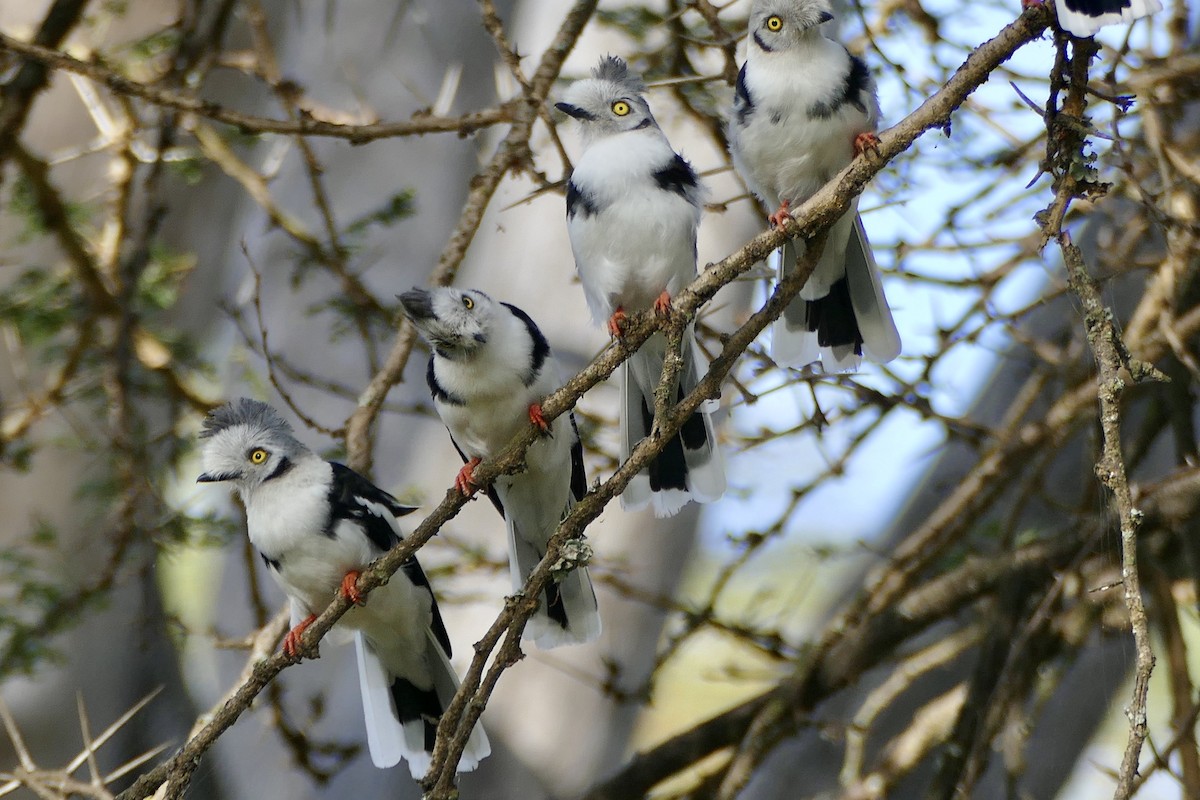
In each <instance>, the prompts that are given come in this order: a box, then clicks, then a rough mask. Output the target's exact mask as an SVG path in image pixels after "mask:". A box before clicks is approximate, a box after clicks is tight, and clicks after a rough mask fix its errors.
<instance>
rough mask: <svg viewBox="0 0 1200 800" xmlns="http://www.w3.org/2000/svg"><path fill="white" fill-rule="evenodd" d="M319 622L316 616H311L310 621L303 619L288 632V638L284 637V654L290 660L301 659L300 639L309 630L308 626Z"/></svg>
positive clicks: (309, 616)
mask: <svg viewBox="0 0 1200 800" xmlns="http://www.w3.org/2000/svg"><path fill="white" fill-rule="evenodd" d="M316 621H317V615H316V614H309V615H308V619H303V620H301V621H300V622H298V623H297V624H296V627H294V628H292V629H291V630H290V631H288V632H287V636H284V637H283V654H284V655H285V656H287V657H288V658H300V637H301V636H303V635H304V632H305V631H306V630H308V626H309V625H312V624H313V623H314V622H316Z"/></svg>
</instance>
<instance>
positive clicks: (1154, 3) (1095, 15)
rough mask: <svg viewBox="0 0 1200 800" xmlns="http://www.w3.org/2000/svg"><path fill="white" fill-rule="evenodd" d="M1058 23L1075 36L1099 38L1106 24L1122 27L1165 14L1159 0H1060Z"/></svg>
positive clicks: (1056, 4) (1058, 2) (1058, 4)
mask: <svg viewBox="0 0 1200 800" xmlns="http://www.w3.org/2000/svg"><path fill="white" fill-rule="evenodd" d="M1054 7H1055V9H1057V11H1058V24H1059V25H1061V26H1062V28H1063V30H1065V31H1067V32H1068V33H1070V34H1072V35H1073V36H1079V37H1087V36H1095V35H1096V32H1097V31H1099V30H1100V29H1101V28H1103V27H1104V26H1105V25H1120V24H1121V23H1123V22H1126V23H1127V22H1133V21H1134V20H1135V19H1140V18H1141V17H1145V16H1148V15H1150V14H1153V13H1155V12H1157V11H1162V3H1160V2H1159V0H1056V2H1055V4H1054Z"/></svg>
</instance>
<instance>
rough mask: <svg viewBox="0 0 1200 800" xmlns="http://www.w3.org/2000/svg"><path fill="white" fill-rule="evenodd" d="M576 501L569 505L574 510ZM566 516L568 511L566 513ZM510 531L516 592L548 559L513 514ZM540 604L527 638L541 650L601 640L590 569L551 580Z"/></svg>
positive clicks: (510, 562) (528, 626)
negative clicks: (522, 529)
mask: <svg viewBox="0 0 1200 800" xmlns="http://www.w3.org/2000/svg"><path fill="white" fill-rule="evenodd" d="M573 505H574V501H572V502H571V503H569V504H568V506H567V509H566V510H567V511H570V510H571V506H573ZM563 513H564V515H565V514H566V511H564V512H563ZM505 524H506V526H507V528H508V546H509V559H508V566H509V572H510V574H511V576H512V584H513V591H514V592H517V591H520V590H521V587H523V586H524V585H525V580H526V579H527V578H528V577H529V573H531V572H533V569H534V567H536V566H537V565H538V562H539V561H541V560H542V557H543V556H545V554H546V553H545V548H544V547H543V548H541V549H539V548H538V547H537V546H536V545H535V544H533V542H532V541H531V539H533V537H532V536H524V535H522V532H521V531H520V530H518V527H519V523H518V522H516V521H514V518H513V515H511V514H508V515H506V516H505ZM540 599H541V605H540V606H539V607H538V610H537V611H536V612H535V613H534V615H533V616H532V617H530V618H529V622H528V623H527V624H526V626H525V636H526V637H527V638H530V639H533V641H534V643H535V644H536V645H537V646H538V647H539V648H541V649H542V650H549V649H551V648H554V647H561V646H563V645H568V644H584V643H586V642H590V641H593V640H594V639H597V638H599V637H600V632H601V625H600V608H599V606H598V605H597V604H596V591H595V589H593V588H592V578H591V575H589V574H588V570H587V567H582V566H581V567H577V568H575V569H573V570H571V571H570V572H568V573H567V574H566V576H565V577H563V578H562V580H560V581H557V582H555V581H551V582H550V583H548V584H547V585H546V588H545V590H543V592H542V597H541V598H540Z"/></svg>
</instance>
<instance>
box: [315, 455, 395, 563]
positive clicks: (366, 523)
mask: <svg viewBox="0 0 1200 800" xmlns="http://www.w3.org/2000/svg"><path fill="white" fill-rule="evenodd" d="M329 466H330V467H331V468H332V470H333V481H332V482H331V483H330V485H329V519H328V520H326V522H325V533H326V535H328V536H331V537H332V536H333V535H334V529H335V528H336V527H337V524H338V523H339V522H341V521H342V520H349V521H351V522H356V523H358V525H359V527H360V528H362V531H363V533H365V534H366V535H367V538H368V539H370V540H371V541H372V542H373V543H374V544H375V546H376V547H378V548H379V549H380V550H390V549H391V548H392V545H394V544H395V543H396V542H397V541H399V539H398V537H397V536H396V532H395V530H393V529H392V526H391V523H389V522H388V520H387V519H385V518H384V517H383V516H382V515H381V514H379V513H378V512H377V511H376V510H375V509H373V508H371V506H369V505H367V504H368V503H377V504H379V505H381V506H383V507H384V508H385V509H387V510H388V511H389V512H391V514H392V515H393V516H397V517H402V516H404V515H405V514H411V513H412V512H414V511H416V509H415V508H411V507H409V506H402V505H400V503H399V501H398V500H396V498H395V497H392V496H391V495H390V494H388V493H387V492H385V491H384V490H383V489H380V488H379V487H378V486H376V485H375V484H373V483H371V482H370V481H369V480H367V479H366V478H364V477H363V476H361V475H359V474H358V473H357V472H355V471H354V470H352V469H350V468H349V467H347V466H345V465H343V464H334V463H331V464H330V465H329Z"/></svg>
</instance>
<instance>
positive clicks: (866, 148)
mask: <svg viewBox="0 0 1200 800" xmlns="http://www.w3.org/2000/svg"><path fill="white" fill-rule="evenodd" d="M854 152H855V154H856V155H860V156H861V155H862V154H863V153H866V152H871V153H874V154H875V155H879V137H878V136H876V135H875V134H874V133H872V132H871V131H866V132H865V133H860V134H859V135H858V136H855V137H854Z"/></svg>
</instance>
